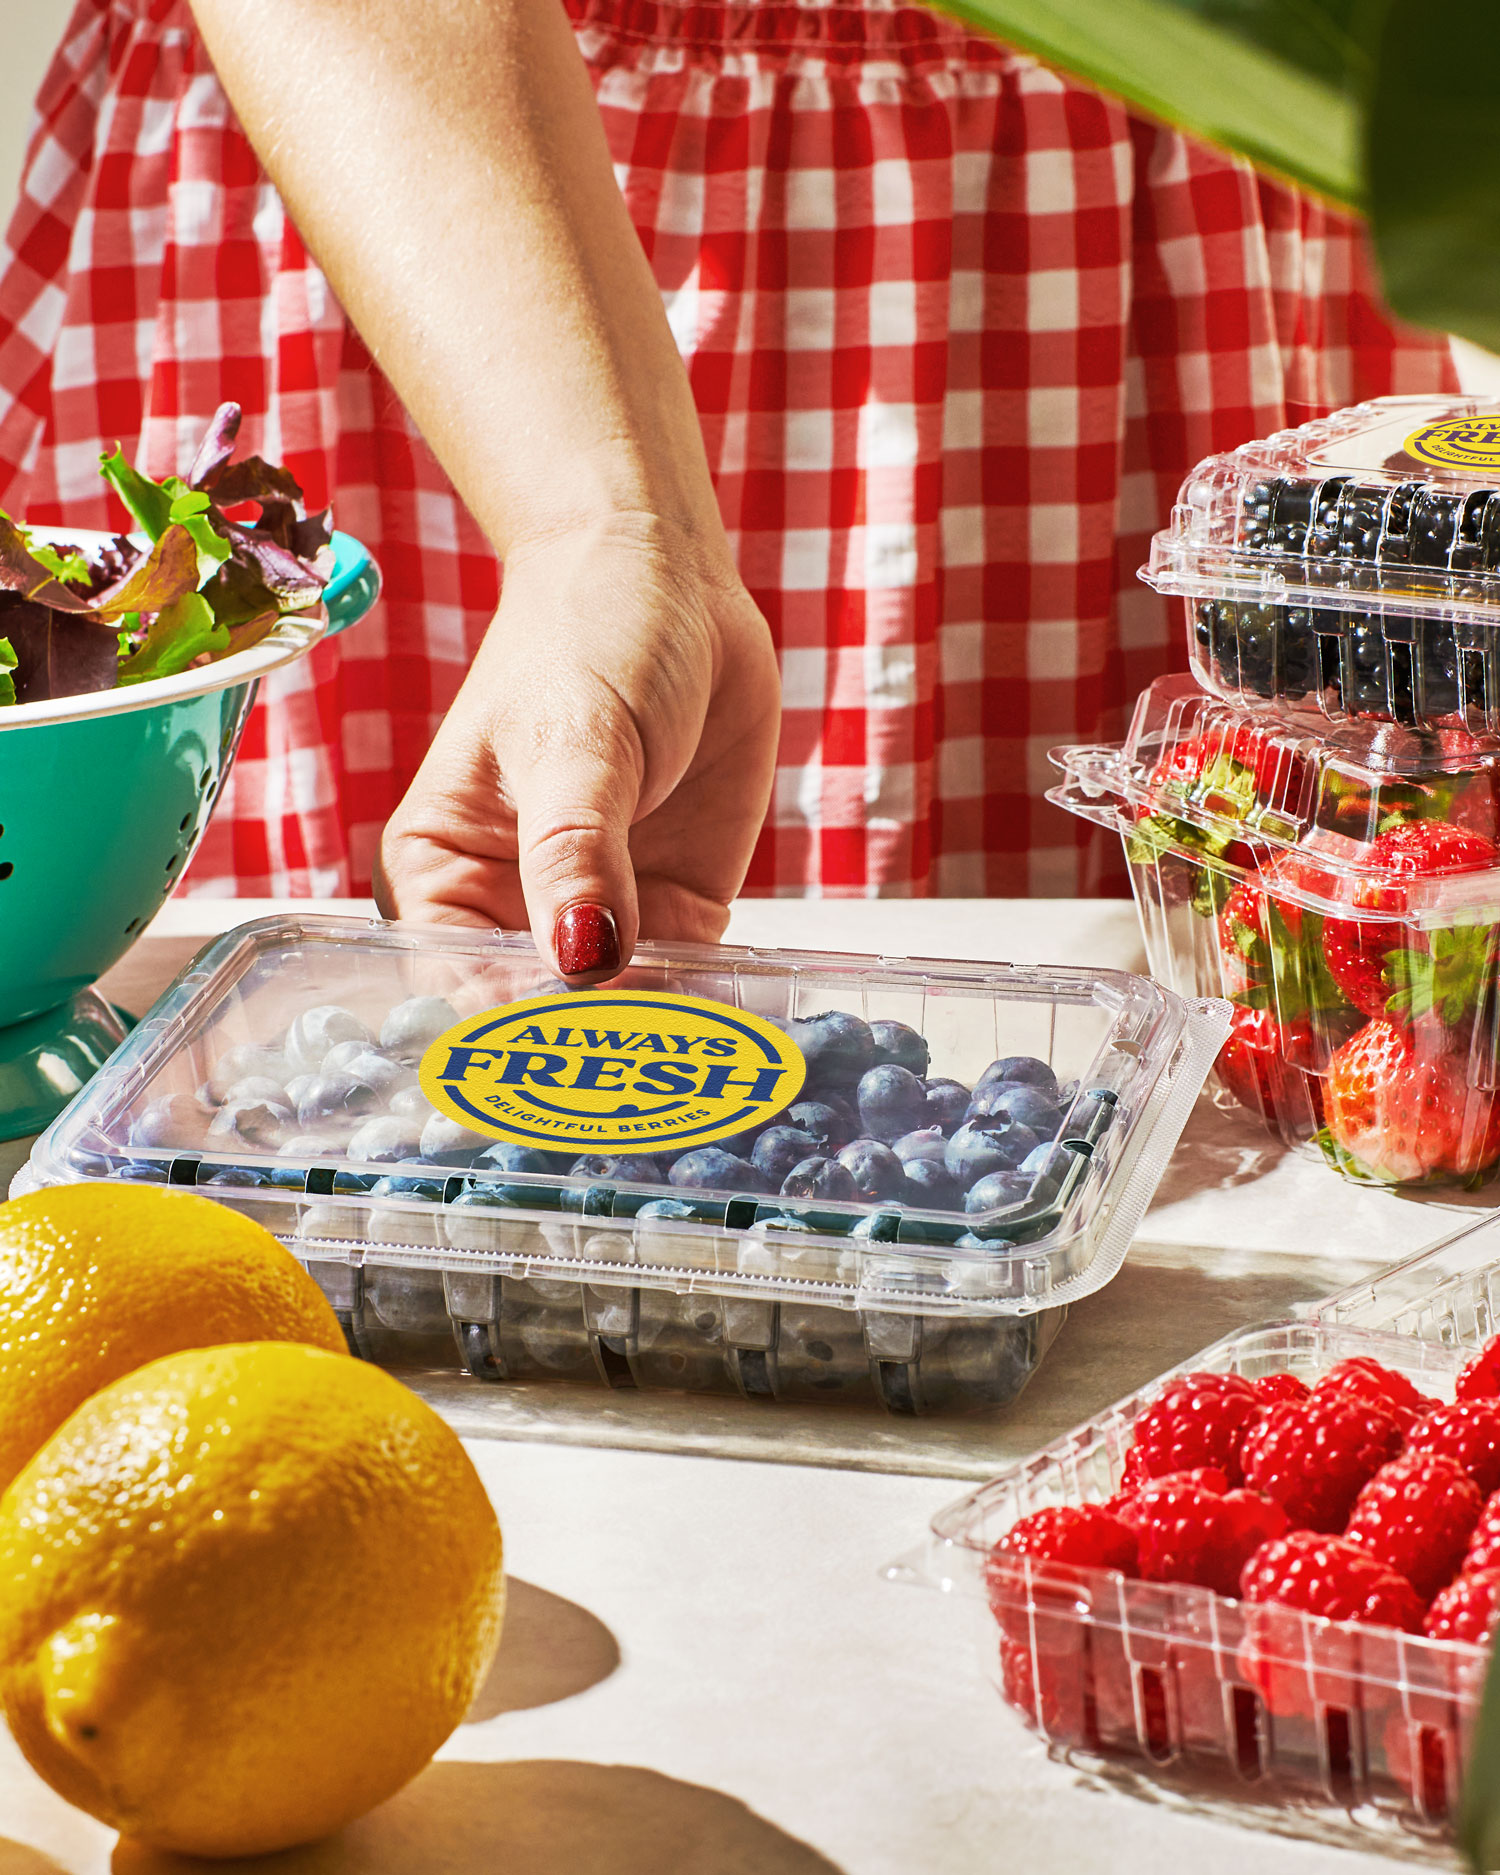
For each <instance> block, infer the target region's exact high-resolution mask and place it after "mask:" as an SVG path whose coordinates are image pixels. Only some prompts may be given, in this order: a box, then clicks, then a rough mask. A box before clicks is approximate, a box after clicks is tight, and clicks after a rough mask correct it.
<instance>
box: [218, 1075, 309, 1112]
mask: <svg viewBox="0 0 1500 1875" xmlns="http://www.w3.org/2000/svg"><path fill="white" fill-rule="evenodd" d="M239 1100H274V1101H276V1102H278V1103H279V1104H280V1105H282V1106H287V1107H291V1106H295V1105H296V1102H295V1101H292V1100H288V1098H287V1091H286V1088H285V1087H284V1086H283V1085H282V1083H281V1082H280V1081H273V1080H272V1079H271V1077H270V1075H268V1074H247V1075H246V1076H245V1078H244V1080H243V1081H236V1082H235V1084H234V1086H233V1087H231V1088H229V1089H228V1090H227V1091H226V1092H225V1095H224V1100H223V1103H222V1104H223V1105H224V1106H226V1107H227V1106H229V1105H231V1104H232V1103H233V1102H235V1101H239Z"/></svg>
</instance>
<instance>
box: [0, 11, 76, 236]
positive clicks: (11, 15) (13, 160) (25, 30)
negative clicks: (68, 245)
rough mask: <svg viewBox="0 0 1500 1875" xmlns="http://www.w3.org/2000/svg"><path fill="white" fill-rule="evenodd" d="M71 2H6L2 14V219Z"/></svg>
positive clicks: (5, 217)
mask: <svg viewBox="0 0 1500 1875" xmlns="http://www.w3.org/2000/svg"><path fill="white" fill-rule="evenodd" d="M72 11H73V0H9V4H7V5H5V6H3V7H0V15H3V16H4V21H5V26H4V34H5V53H4V56H3V57H0V203H3V205H4V206H3V208H0V217H3V218H4V219H5V220H9V218H10V205H11V203H12V201H13V200H14V199H15V193H16V185H17V183H18V182H19V181H20V177H21V153H22V151H23V150H24V148H25V146H26V126H27V124H28V123H29V122H30V120H31V101H32V99H33V98H34V97H35V96H36V92H37V86H38V85H40V84H41V82H42V74H43V73H44V72H45V71H46V69H47V62H48V60H49V59H50V58H51V57H52V52H53V48H54V47H55V46H56V44H57V42H58V40H59V39H61V38H62V34H63V28H64V26H66V25H67V23H68V15H69V14H70V13H71V12H72Z"/></svg>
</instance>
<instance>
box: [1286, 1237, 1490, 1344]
mask: <svg viewBox="0 0 1500 1875" xmlns="http://www.w3.org/2000/svg"><path fill="white" fill-rule="evenodd" d="M1306 1313H1307V1315H1308V1318H1309V1320H1312V1321H1316V1322H1321V1323H1323V1324H1324V1325H1326V1326H1327V1327H1330V1328H1361V1329H1365V1330H1368V1331H1369V1332H1370V1333H1373V1334H1388V1335H1403V1336H1407V1337H1409V1338H1410V1339H1411V1340H1413V1341H1421V1342H1425V1343H1428V1344H1429V1345H1431V1346H1433V1347H1438V1348H1450V1349H1456V1350H1457V1351H1458V1352H1459V1354H1460V1355H1461V1356H1462V1358H1464V1359H1467V1358H1468V1357H1469V1356H1470V1355H1471V1354H1475V1353H1477V1352H1478V1350H1479V1349H1480V1348H1482V1347H1483V1346H1484V1344H1485V1342H1486V1341H1488V1340H1489V1339H1490V1338H1491V1336H1493V1335H1496V1334H1500V1220H1497V1219H1494V1218H1486V1219H1485V1220H1484V1221H1483V1222H1482V1223H1480V1224H1471V1225H1470V1226H1469V1227H1468V1229H1466V1230H1461V1231H1455V1232H1454V1234H1453V1235H1452V1236H1451V1237H1445V1238H1444V1239H1443V1241H1442V1242H1441V1243H1436V1244H1433V1245H1431V1246H1430V1247H1429V1248H1428V1249H1426V1250H1423V1251H1421V1252H1419V1254H1418V1255H1416V1256H1412V1257H1408V1258H1407V1259H1406V1260H1405V1261H1404V1262H1402V1263H1397V1264H1394V1265H1393V1266H1392V1267H1391V1268H1390V1269H1388V1270H1385V1271H1383V1272H1382V1274H1381V1275H1379V1276H1377V1277H1375V1278H1373V1279H1370V1280H1366V1281H1364V1282H1359V1283H1355V1284H1353V1285H1352V1286H1351V1287H1350V1288H1348V1289H1341V1290H1340V1291H1339V1292H1338V1294H1337V1295H1332V1296H1329V1297H1328V1299H1327V1300H1326V1301H1324V1302H1320V1303H1318V1304H1317V1306H1316V1307H1315V1308H1311V1309H1309V1310H1307V1311H1306Z"/></svg>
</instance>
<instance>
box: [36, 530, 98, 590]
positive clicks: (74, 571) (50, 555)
mask: <svg viewBox="0 0 1500 1875" xmlns="http://www.w3.org/2000/svg"><path fill="white" fill-rule="evenodd" d="M31 557H32V559H33V560H35V561H36V563H37V565H38V566H44V567H46V569H47V571H48V572H49V573H50V574H51V575H52V577H53V578H54V579H59V580H64V581H66V582H67V583H68V584H69V585H73V586H87V585H88V583H89V581H90V579H91V578H92V577H93V575H92V574H91V573H90V572H89V563H88V561H87V559H85V557H84V556H83V555H82V554H81V553H76V552H75V553H59V552H58V551H57V549H56V547H49V546H48V545H47V543H46V542H45V541H42V540H33V541H32V543H31Z"/></svg>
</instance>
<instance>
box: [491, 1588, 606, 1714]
mask: <svg viewBox="0 0 1500 1875" xmlns="http://www.w3.org/2000/svg"><path fill="white" fill-rule="evenodd" d="M619 1664H620V1644H619V1642H618V1641H617V1640H616V1639H615V1637H614V1635H613V1634H611V1633H610V1631H609V1629H608V1628H607V1627H605V1625H604V1623H603V1622H602V1621H601V1620H600V1619H599V1617H598V1616H597V1615H592V1614H590V1613H589V1611H588V1609H587V1608H581V1607H580V1606H579V1605H578V1603H577V1602H570V1601H567V1600H565V1599H564V1598H563V1597H562V1596H561V1595H554V1594H552V1593H551V1592H550V1590H548V1589H539V1588H538V1587H537V1586H536V1584H535V1583H534V1582H523V1581H521V1580H520V1578H519V1577H517V1576H510V1577H508V1578H507V1580H506V1584H505V1626H504V1627H503V1628H502V1629H501V1631H500V1651H499V1652H498V1653H497V1654H496V1655H495V1661H494V1665H493V1666H492V1667H491V1668H490V1670H489V1673H488V1674H487V1675H486V1677H485V1682H484V1684H483V1686H481V1687H480V1689H479V1691H478V1692H477V1693H476V1694H475V1695H474V1703H473V1705H472V1706H470V1708H469V1711H468V1715H467V1716H466V1718H465V1719H464V1724H465V1725H482V1724H483V1723H484V1721H485V1720H486V1719H494V1718H498V1717H499V1716H500V1714H501V1713H502V1712H524V1711H527V1710H529V1709H530V1708H532V1707H534V1706H552V1705H556V1703H557V1702H558V1701H559V1700H560V1699H572V1698H573V1697H574V1695H575V1694H577V1693H585V1692H587V1691H588V1689H589V1688H590V1687H591V1686H597V1685H598V1684H599V1682H600V1681H601V1680H607V1679H608V1678H609V1676H610V1674H612V1673H613V1672H614V1670H615V1668H616V1667H618V1666H619Z"/></svg>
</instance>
